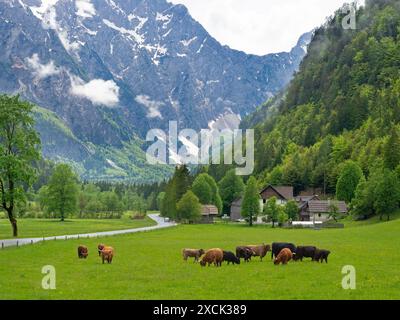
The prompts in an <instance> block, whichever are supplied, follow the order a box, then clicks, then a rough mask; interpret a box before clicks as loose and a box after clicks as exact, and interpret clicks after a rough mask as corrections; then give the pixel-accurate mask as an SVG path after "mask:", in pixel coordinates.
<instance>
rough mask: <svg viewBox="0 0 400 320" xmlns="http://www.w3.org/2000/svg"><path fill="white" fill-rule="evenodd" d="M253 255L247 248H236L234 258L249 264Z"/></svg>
mask: <svg viewBox="0 0 400 320" xmlns="http://www.w3.org/2000/svg"><path fill="white" fill-rule="evenodd" d="M253 253H254V252H253V250H251V249H249V248H247V247H237V248H236V257H238V258H239V259H244V261H245V262H250V260H251V257H252V256H253Z"/></svg>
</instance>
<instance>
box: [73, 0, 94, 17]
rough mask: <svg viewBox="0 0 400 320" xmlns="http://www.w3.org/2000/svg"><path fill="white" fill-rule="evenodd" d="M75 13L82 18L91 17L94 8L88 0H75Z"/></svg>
mask: <svg viewBox="0 0 400 320" xmlns="http://www.w3.org/2000/svg"><path fill="white" fill-rule="evenodd" d="M75 6H76V9H77V10H78V11H77V12H76V14H77V15H78V16H80V17H82V18H92V17H93V16H94V15H95V14H96V9H95V8H94V5H93V3H91V2H90V0H77V1H76V2H75Z"/></svg>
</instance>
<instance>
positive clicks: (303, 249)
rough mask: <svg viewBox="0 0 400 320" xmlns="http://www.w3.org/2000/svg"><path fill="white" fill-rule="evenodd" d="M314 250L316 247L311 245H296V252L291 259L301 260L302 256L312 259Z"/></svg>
mask: <svg viewBox="0 0 400 320" xmlns="http://www.w3.org/2000/svg"><path fill="white" fill-rule="evenodd" d="M316 250H317V248H316V247H313V246H298V247H297V248H296V254H295V255H294V257H293V259H294V260H295V261H298V260H300V261H303V258H311V259H314V256H315V252H316Z"/></svg>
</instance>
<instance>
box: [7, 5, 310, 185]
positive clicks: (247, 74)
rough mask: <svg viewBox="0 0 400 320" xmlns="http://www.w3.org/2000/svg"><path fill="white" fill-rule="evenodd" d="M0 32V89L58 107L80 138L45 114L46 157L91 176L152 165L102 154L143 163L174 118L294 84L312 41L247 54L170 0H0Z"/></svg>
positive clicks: (228, 110) (237, 108) (200, 120)
mask: <svg viewBox="0 0 400 320" xmlns="http://www.w3.org/2000/svg"><path fill="white" fill-rule="evenodd" d="M0 30H1V33H0V49H1V50H0V91H1V92H6V93H10V94H12V93H17V92H18V93H20V94H21V95H22V96H23V97H24V98H26V99H28V100H30V101H32V102H33V103H35V104H37V105H38V106H40V107H41V108H44V109H47V110H49V111H51V112H53V114H52V116H54V117H56V118H57V119H58V120H57V122H59V123H62V124H63V127H64V126H65V127H66V128H68V129H69V130H70V133H71V134H72V135H73V137H74V139H72V140H71V139H69V138H70V136H67V137H64V138H62V136H63V135H64V134H65V130H60V126H55V127H54V126H52V125H49V126H48V125H46V124H45V122H44V121H46V119H48V118H49V117H41V118H40V119H39V120H40V121H39V122H38V129H39V130H40V132H41V135H42V140H43V146H44V154H45V156H47V157H50V158H55V159H57V158H60V159H67V160H70V161H72V162H76V163H77V165H78V166H79V167H80V168H81V172H82V175H83V176H84V177H86V178H104V177H105V178H107V177H108V174H110V176H109V177H108V178H122V177H124V178H131V179H133V180H143V179H144V180H146V179H147V173H148V172H149V170H152V168H151V167H150V168H146V169H143V170H144V171H143V170H142V171H141V170H139V171H138V168H136V167H135V168H132V167H129V166H128V167H127V164H126V163H125V162H128V163H130V162H131V160H129V161H121V159H120V156H118V157H115V156H114V159H108V158H107V157H105V156H104V153H105V152H106V153H108V151H109V150H111V149H112V150H114V151H115V150H118V152H111V154H115V153H118V154H120V153H122V154H123V155H124V156H123V157H127V159H133V160H134V161H133V162H138V161H139V163H138V165H139V166H144V167H145V166H146V163H145V162H142V161H141V160H139V159H144V155H143V152H142V150H141V149H140V146H141V142H140V141H141V140H140V139H143V137H145V134H146V132H147V131H148V130H149V129H151V128H162V129H163V128H165V127H166V126H167V125H168V122H169V121H171V120H176V121H178V122H179V125H180V127H181V128H193V129H200V128H207V127H208V126H209V124H210V123H212V122H213V121H215V120H216V119H221V118H224V117H225V116H226V115H228V117H232V115H234V117H237V118H240V117H241V116H244V115H246V114H248V113H250V112H251V111H253V110H254V109H255V107H256V106H258V105H259V104H261V103H262V102H263V101H265V100H266V99H267V98H268V97H270V96H272V95H273V94H275V93H276V92H277V91H279V90H280V89H282V88H283V87H284V86H285V85H286V84H287V83H288V82H289V81H290V79H291V77H292V75H293V72H294V71H295V70H297V68H298V65H299V63H300V61H301V59H302V58H303V56H304V55H305V48H306V45H307V44H308V42H309V40H310V35H309V34H306V35H304V36H303V37H302V38H301V39H300V40H299V43H298V44H297V46H296V47H295V48H294V49H293V50H292V51H291V52H290V53H279V54H270V55H266V56H262V57H260V56H254V55H247V54H245V53H243V52H239V51H235V50H232V49H230V48H228V47H226V46H221V45H220V44H219V43H218V42H217V41H216V40H215V39H213V38H212V37H211V36H210V35H209V34H208V33H207V31H206V30H205V29H204V28H203V27H202V26H201V25H200V24H199V23H198V22H196V21H195V20H194V19H193V18H192V17H191V16H190V14H189V13H188V11H187V9H186V8H185V7H184V6H182V5H173V4H171V3H168V2H167V1H165V0H144V1H143V0H141V1H138V0H129V1H122V0H114V1H113V0H76V1H71V0H0ZM41 115H42V116H43V113H41ZM52 123H53V124H54V121H53V122H52ZM54 130H59V131H57V134H56V133H55V132H54ZM66 141H68V142H69V145H68V148H66V147H65V142H66ZM127 145H129V146H135V147H134V149H135V152H134V153H133V154H132V153H131V152H132V150H131V148H127ZM127 149H128V150H127ZM107 150H108V151H107ZM126 152H128V153H127V154H126ZM139 154H140V155H139ZM93 159H96V161H94V160H93ZM130 170H133V172H131V171H130ZM115 171H118V172H119V173H118V174H117V175H115ZM168 171H169V170H168V169H166V170H162V172H163V174H164V173H166V172H168ZM107 172H108V173H107ZM156 172H157V170H156ZM144 173H146V174H145V176H142V175H143V174H144ZM158 173H159V172H157V175H158ZM163 174H162V175H163Z"/></svg>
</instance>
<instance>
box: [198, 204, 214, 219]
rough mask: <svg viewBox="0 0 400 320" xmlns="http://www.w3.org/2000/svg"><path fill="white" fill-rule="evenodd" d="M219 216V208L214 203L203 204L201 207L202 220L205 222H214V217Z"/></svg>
mask: <svg viewBox="0 0 400 320" xmlns="http://www.w3.org/2000/svg"><path fill="white" fill-rule="evenodd" d="M217 216H218V208H217V207H216V206H214V205H203V206H202V207H201V221H200V223H203V224H211V223H214V218H215V217H217Z"/></svg>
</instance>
